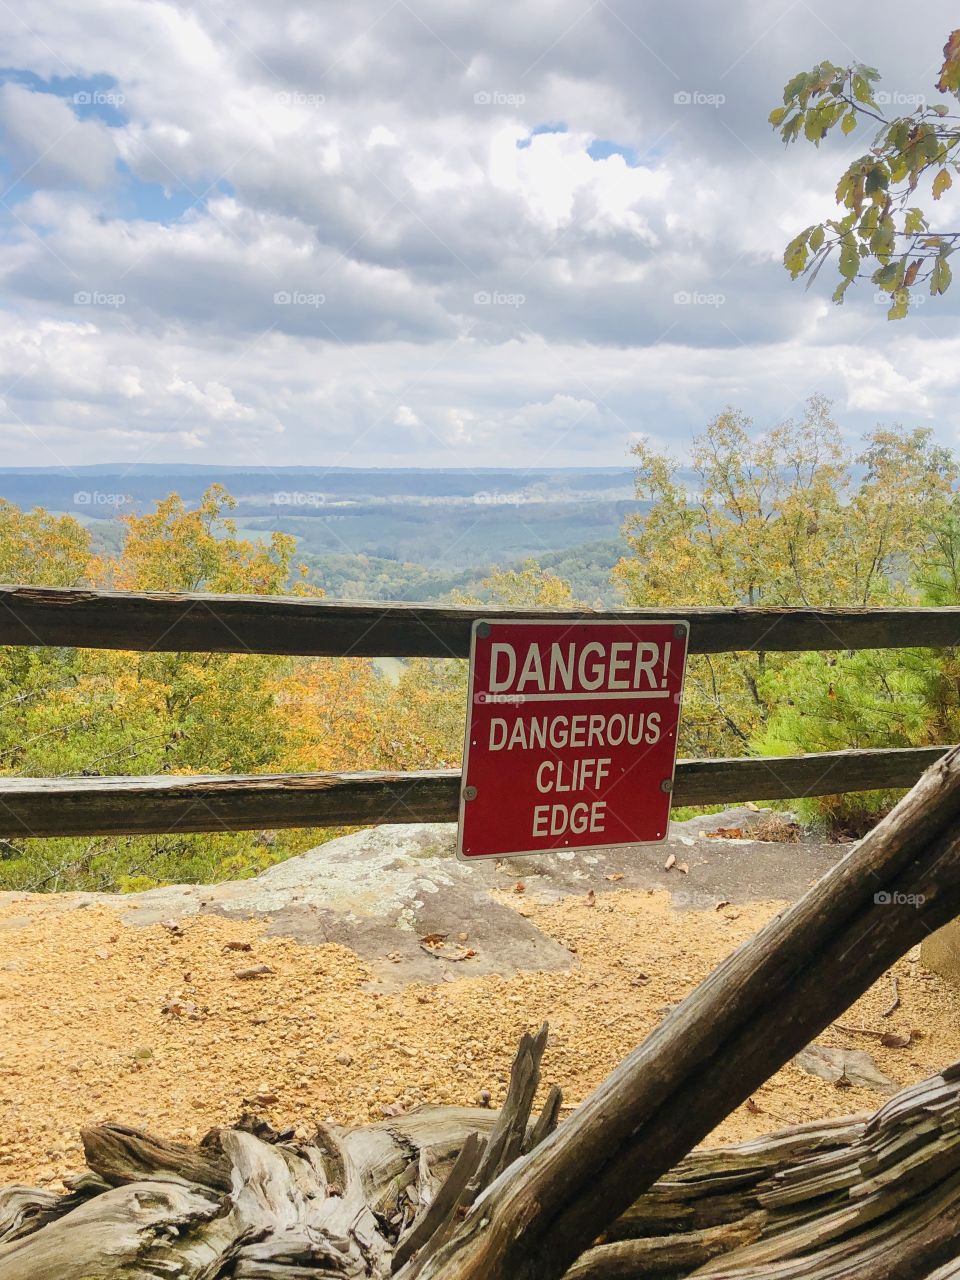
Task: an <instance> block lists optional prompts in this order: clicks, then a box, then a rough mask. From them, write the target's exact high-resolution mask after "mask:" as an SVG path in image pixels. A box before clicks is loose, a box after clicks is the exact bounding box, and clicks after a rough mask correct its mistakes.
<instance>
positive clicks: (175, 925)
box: [160, 920, 183, 938]
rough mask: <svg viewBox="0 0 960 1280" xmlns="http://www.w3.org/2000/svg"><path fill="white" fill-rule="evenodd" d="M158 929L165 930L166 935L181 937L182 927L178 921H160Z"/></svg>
mask: <svg viewBox="0 0 960 1280" xmlns="http://www.w3.org/2000/svg"><path fill="white" fill-rule="evenodd" d="M160 928H161V929H166V930H167V932H168V933H172V934H173V936H174V937H175V938H179V937H182V936H183V925H182V924H181V923H180V921H179V920H161V921H160Z"/></svg>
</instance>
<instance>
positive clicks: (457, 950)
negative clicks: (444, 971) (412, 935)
mask: <svg viewBox="0 0 960 1280" xmlns="http://www.w3.org/2000/svg"><path fill="white" fill-rule="evenodd" d="M420 950H421V951H425V952H426V953H427V955H428V956H433V958H434V959H435V960H472V959H473V957H474V956H475V955H476V954H477V953H476V951H475V950H474V948H473V947H460V946H457V944H456V943H455V942H435V943H433V944H428V943H425V942H421V943H420Z"/></svg>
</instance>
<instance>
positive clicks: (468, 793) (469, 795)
mask: <svg viewBox="0 0 960 1280" xmlns="http://www.w3.org/2000/svg"><path fill="white" fill-rule="evenodd" d="M463 798H464V800H476V798H477V788H476V787H464V788H463Z"/></svg>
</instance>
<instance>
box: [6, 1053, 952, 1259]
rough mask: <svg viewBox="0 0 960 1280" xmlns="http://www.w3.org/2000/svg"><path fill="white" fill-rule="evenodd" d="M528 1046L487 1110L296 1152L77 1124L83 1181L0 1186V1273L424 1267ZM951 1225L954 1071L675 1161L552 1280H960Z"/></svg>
mask: <svg viewBox="0 0 960 1280" xmlns="http://www.w3.org/2000/svg"><path fill="white" fill-rule="evenodd" d="M544 1040H545V1035H544V1032H543V1031H541V1033H540V1035H539V1036H538V1037H526V1038H525V1039H524V1042H523V1044H522V1046H521V1050H520V1052H519V1053H518V1055H517V1061H516V1062H515V1064H514V1078H515V1080H517V1081H518V1084H517V1085H515V1087H514V1088H512V1089H511V1091H510V1092H509V1094H508V1099H509V1102H508V1105H506V1106H505V1107H504V1108H503V1110H502V1111H501V1112H500V1113H499V1114H498V1113H496V1112H491V1111H484V1110H480V1109H477V1110H473V1109H471V1108H456V1107H442V1108H434V1107H425V1108H422V1109H421V1110H418V1111H415V1112H412V1113H410V1114H409V1115H406V1116H398V1117H394V1118H391V1119H390V1120H387V1121H382V1122H380V1123H378V1124H375V1125H370V1126H368V1127H366V1128H362V1129H355V1130H349V1131H343V1130H339V1129H338V1130H334V1129H327V1128H324V1129H321V1130H320V1131H318V1133H317V1134H316V1135H315V1136H314V1137H313V1138H312V1139H311V1140H310V1141H305V1142H304V1141H297V1140H295V1139H293V1138H292V1137H291V1136H290V1135H289V1134H279V1133H276V1132H275V1131H273V1130H271V1129H270V1127H269V1125H266V1124H261V1123H254V1122H252V1121H250V1120H245V1121H244V1122H243V1126H242V1127H239V1128H234V1129H226V1130H218V1131H214V1132H212V1133H211V1134H209V1135H208V1136H207V1138H205V1139H204V1140H203V1142H202V1143H201V1145H200V1146H199V1147H188V1146H185V1145H183V1144H179V1143H167V1142H164V1141H162V1140H161V1139H158V1138H153V1137H148V1136H147V1135H145V1134H142V1133H139V1132H138V1131H137V1130H135V1129H129V1128H125V1127H121V1126H113V1125H102V1126H98V1127H97V1128H95V1129H91V1130H89V1131H87V1132H86V1133H85V1135H84V1142H85V1150H86V1154H87V1160H88V1163H89V1167H90V1172H89V1173H88V1174H86V1175H84V1176H83V1177H82V1178H79V1179H76V1180H75V1186H74V1188H73V1190H71V1191H70V1192H69V1193H68V1194H67V1195H62V1196H56V1195H54V1194H53V1193H51V1192H49V1191H39V1190H31V1189H29V1188H23V1187H20V1188H8V1189H7V1190H5V1191H2V1192H0V1275H2V1276H3V1280H48V1278H49V1277H54V1276H55V1277H57V1280H81V1278H82V1280H92V1278H95V1280H115V1278H119V1277H144V1278H146V1277H155V1276H160V1275H164V1276H171V1277H177V1280H227V1278H228V1277H229V1278H231V1280H308V1278H310V1277H318V1276H327V1277H344V1278H347V1277H350V1278H353V1277H361V1276H363V1277H371V1278H373V1280H386V1277H388V1276H389V1275H390V1274H391V1272H393V1273H403V1274H416V1273H417V1272H418V1271H419V1272H420V1273H422V1271H423V1269H424V1268H425V1266H426V1265H427V1263H428V1261H429V1259H430V1258H431V1257H432V1256H434V1255H435V1254H436V1252H437V1250H438V1249H439V1248H440V1247H441V1246H442V1244H443V1242H444V1241H445V1240H447V1239H448V1238H449V1234H450V1232H451V1230H453V1229H454V1228H455V1226H456V1223H457V1222H458V1221H459V1218H460V1211H461V1210H462V1208H463V1206H464V1205H465V1204H466V1203H467V1202H468V1201H469V1199H470V1194H471V1189H473V1191H474V1192H475V1190H476V1187H475V1183H476V1182H479V1181H481V1179H480V1177H479V1170H480V1167H481V1161H482V1159H483V1156H484V1153H485V1152H492V1151H494V1150H495V1149H497V1148H499V1149H500V1150H501V1152H502V1153H503V1158H505V1157H506V1152H507V1151H508V1149H509V1147H510V1146H512V1145H513V1144H506V1145H505V1144H504V1143H503V1142H502V1141H501V1140H500V1139H502V1135H503V1134H504V1133H509V1134H516V1132H517V1131H518V1125H517V1119H518V1117H519V1116H520V1114H521V1113H522V1109H523V1100H524V1098H525V1097H526V1090H522V1089H521V1088H520V1087H519V1085H520V1084H523V1083H524V1082H525V1083H526V1085H527V1086H528V1085H529V1081H530V1068H531V1067H533V1070H534V1074H536V1071H537V1069H538V1066H539V1052H542V1044H543V1042H544ZM528 1118H529V1108H528V1115H527V1117H526V1119H528ZM535 1129H536V1126H535V1125H530V1126H529V1127H528V1128H527V1129H526V1133H527V1137H528V1138H529V1137H530V1136H531V1135H532V1133H533V1132H534V1131H535ZM498 1135H499V1137H498ZM493 1167H495V1168H500V1167H501V1161H500V1160H495V1161H494V1165H493ZM506 1167H508V1168H509V1166H506ZM224 1171H227V1172H228V1174H229V1189H225V1188H224V1186H223V1182H224V1179H223V1174H224ZM30 1206H35V1207H36V1212H35V1213H34V1212H32V1211H31V1208H30ZM958 1229H960V1067H957V1068H954V1069H953V1070H952V1071H951V1070H946V1071H944V1072H943V1073H941V1074H940V1075H938V1076H934V1077H932V1078H931V1079H929V1080H925V1081H923V1082H921V1083H920V1084H917V1085H914V1086H912V1087H911V1088H908V1089H904V1090H902V1091H901V1092H900V1093H899V1094H897V1095H896V1096H895V1097H893V1098H891V1099H889V1100H888V1101H887V1102H886V1103H884V1105H883V1106H882V1107H881V1108H880V1109H879V1110H878V1111H877V1112H876V1113H875V1114H874V1115H872V1116H850V1117H846V1118H843V1119H840V1120H828V1121H820V1122H816V1123H813V1124H806V1125H798V1126H795V1127H793V1128H788V1129H783V1130H780V1131H779V1132H777V1133H773V1134H771V1135H769V1136H765V1137H762V1138H758V1139H755V1140H753V1141H751V1142H746V1143H742V1144H740V1145H739V1146H735V1147H728V1148H723V1149H720V1150H696V1151H693V1152H691V1153H690V1154H689V1155H688V1156H686V1157H685V1158H684V1159H683V1160H681V1161H680V1163H679V1164H678V1165H676V1167H675V1168H673V1169H672V1170H670V1171H669V1172H668V1173H667V1174H666V1175H665V1176H664V1177H662V1178H660V1179H659V1180H658V1181H657V1182H656V1183H655V1184H654V1185H653V1186H652V1187H651V1188H650V1189H649V1190H648V1191H647V1192H646V1193H645V1194H644V1195H643V1196H641V1197H640V1198H639V1199H638V1200H637V1201H636V1202H635V1203H634V1204H632V1205H631V1206H630V1207H629V1209H628V1210H627V1212H626V1213H624V1214H622V1215H621V1216H620V1217H619V1218H617V1219H616V1220H615V1221H614V1222H613V1223H612V1224H611V1227H610V1229H609V1230H608V1231H607V1232H605V1233H604V1235H603V1236H602V1237H601V1238H600V1239H599V1240H597V1241H595V1242H592V1244H591V1247H590V1248H588V1249H587V1250H586V1251H585V1252H584V1253H583V1254H582V1256H581V1257H580V1258H579V1259H578V1260H577V1261H575V1262H574V1264H573V1266H572V1267H571V1268H570V1270H569V1271H568V1272H567V1273H566V1277H565V1280H625V1278H626V1277H630V1280H643V1278H644V1277H648V1276H649V1277H661V1278H662V1277H664V1276H673V1277H677V1278H679V1277H684V1276H689V1275H692V1274H696V1275H697V1276H704V1277H707V1276H709V1277H712V1278H713V1280H840V1278H841V1277H842V1278H843V1280H861V1278H862V1280H867V1278H868V1277H869V1278H870V1280H873V1278H874V1277H881V1280H934V1277H936V1280H949V1278H950V1277H955V1276H956V1275H960V1230H958Z"/></svg>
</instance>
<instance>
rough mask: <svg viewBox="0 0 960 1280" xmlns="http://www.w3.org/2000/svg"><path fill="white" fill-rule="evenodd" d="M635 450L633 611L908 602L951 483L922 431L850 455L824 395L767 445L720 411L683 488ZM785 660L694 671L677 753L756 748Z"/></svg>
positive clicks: (624, 580)
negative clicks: (637, 505) (638, 509)
mask: <svg viewBox="0 0 960 1280" xmlns="http://www.w3.org/2000/svg"><path fill="white" fill-rule="evenodd" d="M634 452H635V454H636V456H637V458H638V462H639V466H638V470H637V497H638V498H639V499H640V500H641V501H642V503H643V504H644V508H645V509H644V510H642V511H641V512H639V513H638V514H637V515H635V516H634V517H632V518H631V519H630V520H629V521H628V522H627V525H626V526H625V529H624V533H625V536H626V539H627V542H628V544H629V546H630V548H631V551H632V554H631V555H629V556H627V557H624V559H623V560H621V561H620V563H619V564H618V566H617V567H616V569H615V571H614V572H615V575H616V577H617V579H618V580H619V582H620V583H621V585H622V587H623V589H624V593H625V596H626V599H627V602H628V603H629V604H630V605H633V606H637V607H643V606H652V605H655V606H660V607H679V606H682V605H727V606H736V605H757V606H759V605H780V606H782V605H806V606H817V605H856V606H864V605H871V604H881V603H888V604H895V603H898V602H906V601H907V600H909V599H910V598H911V591H910V585H909V584H910V582H911V579H912V577H913V576H914V575H915V573H916V571H917V569H918V566H919V565H920V564H921V563H922V562H923V560H924V557H925V554H926V551H927V549H928V547H929V545H930V540H931V536H932V535H931V530H932V529H933V528H935V527H939V525H940V523H941V522H942V519H943V518H944V515H945V513H946V512H947V511H948V510H949V509H950V503H951V489H952V485H953V483H954V481H955V480H956V478H957V466H956V463H955V461H954V460H953V458H952V455H951V454H950V453H949V452H948V451H947V450H945V449H942V448H941V447H939V446H937V445H936V444H935V443H934V442H933V439H932V436H931V433H930V432H929V431H927V430H914V431H899V430H896V431H894V430H877V431H875V432H873V433H871V434H870V435H869V436H867V438H866V441H865V447H864V448H863V450H862V452H861V453H860V454H859V455H857V456H854V455H853V454H852V453H851V451H850V450H849V449H847V448H846V447H845V446H844V445H843V443H842V435H841V432H840V430H839V428H838V426H837V424H836V423H835V422H834V421H833V420H832V418H831V416H830V405H829V403H828V402H827V401H826V400H824V399H823V398H822V397H814V398H812V399H811V400H810V401H809V402H808V403H807V406H806V410H805V413H804V417H803V419H802V420H801V421H800V422H798V423H794V422H786V423H782V424H781V425H779V426H777V427H775V428H773V429H772V430H770V431H768V432H766V433H765V434H763V435H755V434H753V432H752V423H751V421H750V420H749V419H748V418H746V417H745V416H744V415H743V414H741V413H738V412H736V411H734V410H730V409H728V410H725V411H724V412H723V413H721V414H720V415H719V416H718V417H717V418H715V419H714V421H713V422H711V423H710V425H709V426H708V427H707V429H706V431H705V432H703V433H702V434H701V435H700V436H698V437H696V438H695V439H694V441H693V445H692V450H691V455H690V473H689V475H687V476H685V475H684V474H682V473H681V471H680V469H679V467H678V465H677V463H675V462H673V461H671V460H670V459H669V458H667V457H664V456H662V455H660V454H658V453H656V452H655V451H653V450H651V449H650V448H649V447H648V446H647V445H645V444H639V445H637V446H636V448H635V450H634ZM795 661H796V659H795V658H793V657H791V656H789V655H784V654H778V653H769V654H765V653H762V652H758V653H735V654H724V655H716V656H712V655H711V656H706V657H699V658H694V659H692V660H691V662H690V664H689V669H688V676H687V685H686V691H685V696H684V716H683V722H682V744H683V750H684V751H686V752H690V753H692V754H697V755H721V754H728V753H730V754H742V753H743V752H744V751H745V750H746V751H751V750H756V749H757V746H756V744H757V743H758V741H759V740H760V738H761V737H762V734H763V732H764V730H765V727H766V724H767V721H768V719H769V717H770V715H771V712H772V710H773V709H774V707H775V706H776V705H777V704H778V702H779V701H780V699H781V697H782V690H781V689H779V688H778V680H780V679H781V678H786V675H785V673H786V672H787V671H788V670H789V668H790V666H791V664H792V663H793V662H795Z"/></svg>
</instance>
